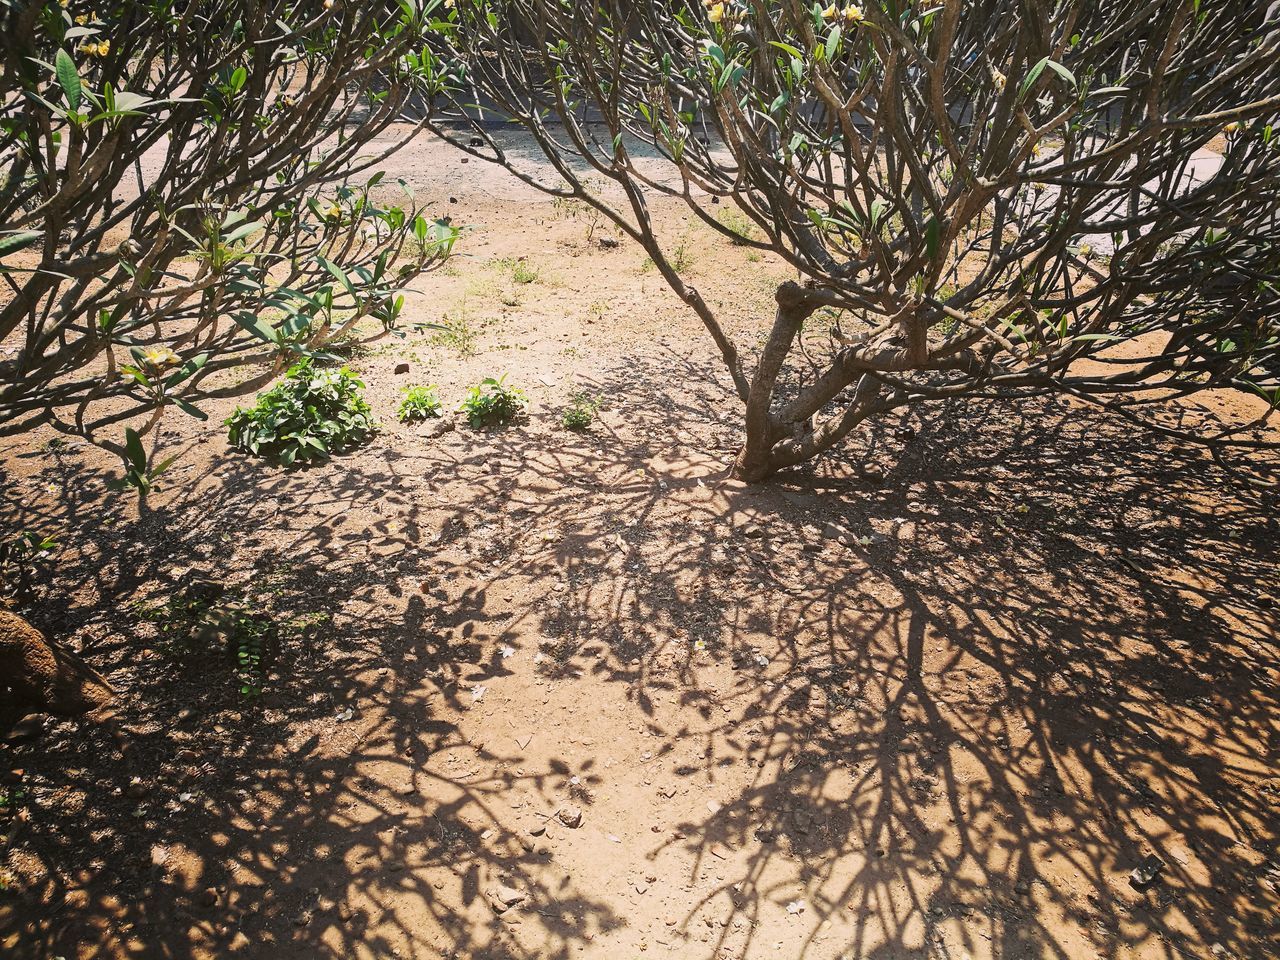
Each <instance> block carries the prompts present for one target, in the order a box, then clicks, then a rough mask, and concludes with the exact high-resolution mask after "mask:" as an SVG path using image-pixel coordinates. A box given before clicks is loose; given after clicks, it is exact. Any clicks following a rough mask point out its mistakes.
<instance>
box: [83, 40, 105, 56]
mask: <svg viewBox="0 0 1280 960" xmlns="http://www.w3.org/2000/svg"><path fill="white" fill-rule="evenodd" d="M76 49H77V50H79V51H80V52H81V53H83V54H87V55H88V56H91V57H105V56H106V55H107V54H108V53H110V52H111V41H110V40H99V41H98V42H97V43H94V42H93V41H89V42H88V43H82V44H80V46H78V47H76Z"/></svg>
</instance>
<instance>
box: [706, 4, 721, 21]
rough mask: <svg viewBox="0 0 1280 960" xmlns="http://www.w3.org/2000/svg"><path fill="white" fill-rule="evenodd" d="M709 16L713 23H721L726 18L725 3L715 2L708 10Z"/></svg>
mask: <svg viewBox="0 0 1280 960" xmlns="http://www.w3.org/2000/svg"><path fill="white" fill-rule="evenodd" d="M707 16H708V18H709V19H710V20H711V22H712V23H719V22H720V21H722V20H723V19H724V4H723V3H713V4H712V5H711V9H710V10H709V11H708V12H707Z"/></svg>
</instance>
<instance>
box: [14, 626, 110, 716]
mask: <svg viewBox="0 0 1280 960" xmlns="http://www.w3.org/2000/svg"><path fill="white" fill-rule="evenodd" d="M114 696H115V693H114V692H113V691H112V689H111V687H110V686H108V685H107V682H106V681H105V680H103V679H102V677H100V676H99V675H98V674H97V673H96V672H95V671H94V670H93V669H92V668H90V667H89V666H88V665H87V664H85V663H84V662H83V661H81V660H80V658H79V657H77V656H75V655H74V654H71V653H69V652H67V651H66V650H61V649H59V648H58V647H57V646H56V645H54V644H51V643H50V642H49V641H48V640H46V639H45V638H44V636H43V635H42V634H41V633H40V631H39V630H37V629H36V628H35V627H33V626H31V624H29V623H27V621H25V620H23V619H22V618H21V617H19V616H17V615H16V614H13V613H9V612H8V611H6V610H0V732H3V731H4V730H7V729H8V728H9V727H10V726H12V725H13V724H14V723H15V722H17V721H18V720H19V719H21V718H22V717H25V716H26V715H27V714H29V713H51V714H55V715H57V716H62V717H74V716H79V715H81V714H84V713H88V712H89V711H90V710H96V709H97V708H99V707H103V706H106V705H107V704H108V703H110V702H111V700H112V699H113V698H114Z"/></svg>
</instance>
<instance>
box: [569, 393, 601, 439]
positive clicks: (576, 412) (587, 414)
mask: <svg viewBox="0 0 1280 960" xmlns="http://www.w3.org/2000/svg"><path fill="white" fill-rule="evenodd" d="M599 409H600V401H599V400H597V399H595V398H594V397H590V396H588V395H587V394H585V393H575V394H574V395H573V396H571V397H570V398H569V406H568V407H566V408H565V411H564V413H563V414H561V415H560V422H561V423H562V424H564V427H565V429H566V430H586V429H587V428H588V427H590V426H591V423H592V421H594V420H595V417H596V411H598V410H599Z"/></svg>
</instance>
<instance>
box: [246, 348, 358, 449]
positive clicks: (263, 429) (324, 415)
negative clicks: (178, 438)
mask: <svg viewBox="0 0 1280 960" xmlns="http://www.w3.org/2000/svg"><path fill="white" fill-rule="evenodd" d="M363 391H364V382H363V381H362V380H360V378H359V377H357V376H356V375H355V374H354V373H352V372H351V371H350V370H349V369H347V368H346V367H342V368H341V369H338V370H317V369H316V368H315V367H314V366H313V365H312V363H311V361H310V360H303V361H302V362H300V363H298V364H296V365H294V366H293V367H291V368H290V369H289V372H288V373H287V374H286V376H285V379H284V380H283V381H281V382H280V383H278V384H276V385H275V386H274V387H272V388H271V389H270V390H268V391H266V392H265V393H261V394H259V395H258V401H257V403H255V404H254V405H253V406H252V407H250V408H249V409H248V410H242V409H240V408H238V407H237V408H236V412H235V413H233V414H232V415H231V416H230V417H228V418H227V421H226V425H227V426H228V427H229V428H230V433H229V437H228V439H229V440H230V442H231V445H232V446H233V447H235V448H236V449H237V450H243V451H245V452H246V453H251V454H253V455H254V456H259V457H267V458H269V459H272V460H275V461H277V462H278V463H280V464H283V465H284V466H286V467H289V466H293V465H294V464H295V463H306V462H310V461H314V460H326V459H328V457H329V456H330V455H331V454H333V453H337V452H339V451H341V450H344V449H347V448H350V447H353V446H355V445H356V444H358V443H360V442H362V441H364V440H365V439H367V438H368V437H369V435H370V434H372V433H373V432H374V431H375V430H376V429H377V424H376V423H375V422H374V420H373V416H372V414H371V412H370V410H369V404H368V403H366V402H365V400H364V397H363Z"/></svg>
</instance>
